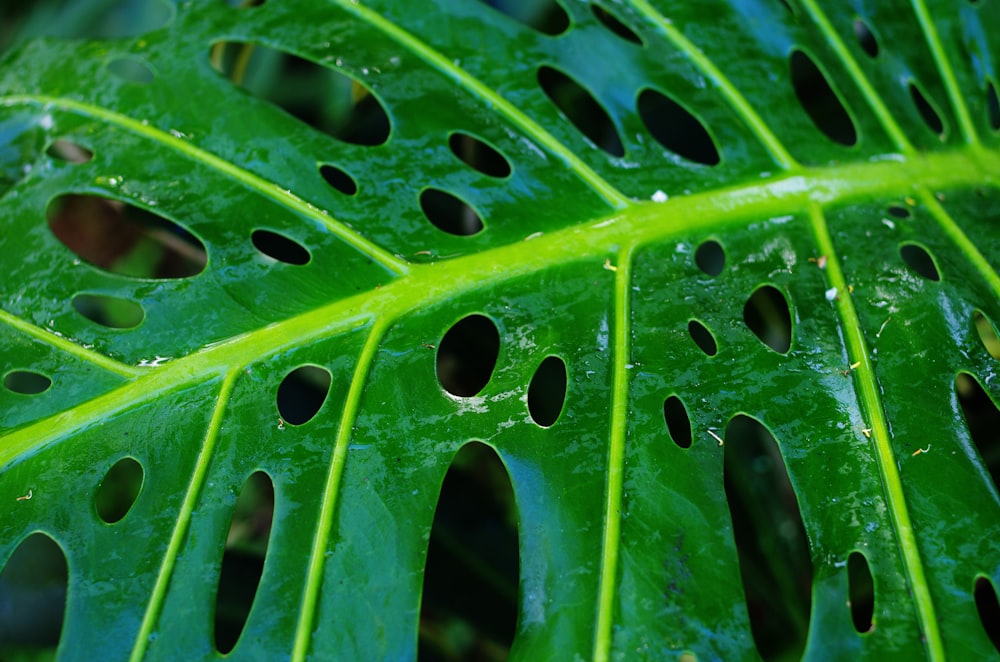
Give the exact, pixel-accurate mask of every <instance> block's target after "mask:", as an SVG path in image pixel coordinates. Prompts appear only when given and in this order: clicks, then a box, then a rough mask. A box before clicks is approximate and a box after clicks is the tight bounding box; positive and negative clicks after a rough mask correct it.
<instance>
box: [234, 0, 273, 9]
mask: <svg viewBox="0 0 1000 662" xmlns="http://www.w3.org/2000/svg"><path fill="white" fill-rule="evenodd" d="M225 2H226V4H228V5H229V6H230V7H232V8H234V9H252V8H254V7H260V6H261V5H263V4H264V0H225Z"/></svg>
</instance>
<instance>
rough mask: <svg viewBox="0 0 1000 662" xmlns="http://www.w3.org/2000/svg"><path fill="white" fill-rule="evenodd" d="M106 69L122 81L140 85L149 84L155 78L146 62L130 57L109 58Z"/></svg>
mask: <svg viewBox="0 0 1000 662" xmlns="http://www.w3.org/2000/svg"><path fill="white" fill-rule="evenodd" d="M108 71H109V72H110V73H112V74H114V75H115V76H118V77H119V78H121V79H122V80H124V81H127V82H129V83H137V84H140V85H149V84H150V83H152V82H153V80H154V79H155V78H156V74H154V73H153V70H152V69H150V68H149V65H148V64H146V63H145V62H142V61H141V60H137V59H135V58H131V57H120V58H117V59H114V60H111V62H108Z"/></svg>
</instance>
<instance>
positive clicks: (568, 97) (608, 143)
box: [538, 67, 625, 157]
mask: <svg viewBox="0 0 1000 662" xmlns="http://www.w3.org/2000/svg"><path fill="white" fill-rule="evenodd" d="M538 83H539V85H541V86H542V90H543V91H544V92H545V94H546V96H548V97H549V99H550V100H551V101H552V103H554V104H555V105H556V107H557V108H559V110H560V111H561V112H562V114H563V115H565V116H566V118H567V119H568V120H569V121H570V122H572V123H573V126H575V127H576V128H577V130H579V131H580V133H582V134H583V135H584V136H586V137H587V139H588V140H590V142H592V143H593V144H594V145H596V146H597V147H600V148H601V149H603V150H604V151H605V152H607V153H608V154H610V155H611V156H617V157H622V156H625V148H624V147H623V146H622V141H621V138H619V137H618V130H617V129H616V128H615V125H614V123H613V122H612V121H611V117H610V116H609V115H608V113H607V111H606V110H604V108H603V107H602V106H601V104H599V103H597V101H596V100H595V99H594V97H593V96H591V94H590V92H588V91H587V90H585V89H584V88H583V86H581V85H580V84H579V83H577V82H576V81H575V80H573V79H572V78H570V77H569V76H567V75H566V74H564V73H563V72H561V71H559V70H558V69H553V68H552V67H541V68H540V69H539V70H538Z"/></svg>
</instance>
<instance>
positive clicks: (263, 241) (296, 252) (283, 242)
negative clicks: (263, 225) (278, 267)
mask: <svg viewBox="0 0 1000 662" xmlns="http://www.w3.org/2000/svg"><path fill="white" fill-rule="evenodd" d="M250 241H252V242H253V245H254V248H256V249H257V250H259V251H260V252H261V253H263V254H264V255H266V256H268V257H269V258H271V259H274V260H277V261H278V262H284V263H285V264H294V265H297V266H301V265H304V264H308V263H309V260H310V259H311V256H310V255H309V251H308V250H306V248H305V246H303V245H302V244H300V243H299V242H297V241H295V240H294V239H290V238H288V237H286V236H285V235H283V234H279V233H277V232H271V231H270V230H254V231H253V233H251V234H250Z"/></svg>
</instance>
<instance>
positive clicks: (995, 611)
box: [973, 577, 1000, 652]
mask: <svg viewBox="0 0 1000 662" xmlns="http://www.w3.org/2000/svg"><path fill="white" fill-rule="evenodd" d="M973 595H974V596H975V599H976V611H977V612H979V622H980V623H982V625H983V629H984V630H986V636H988V637H989V638H990V641H991V642H992V643H993V648H995V649H997V652H1000V602H998V601H997V591H996V589H995V588H994V587H993V582H991V581H990V580H989V579H987V578H986V577H976V584H975V588H974V589H973Z"/></svg>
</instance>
